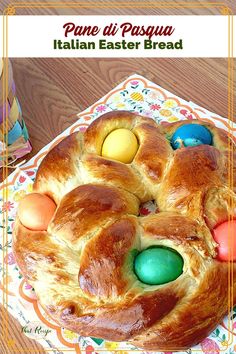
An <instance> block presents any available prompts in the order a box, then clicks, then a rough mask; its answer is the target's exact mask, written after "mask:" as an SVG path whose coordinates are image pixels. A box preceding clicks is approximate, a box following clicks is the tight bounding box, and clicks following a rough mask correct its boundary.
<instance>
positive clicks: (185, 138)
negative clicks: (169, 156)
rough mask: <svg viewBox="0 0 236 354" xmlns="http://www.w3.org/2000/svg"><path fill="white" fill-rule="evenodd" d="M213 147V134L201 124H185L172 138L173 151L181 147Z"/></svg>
mask: <svg viewBox="0 0 236 354" xmlns="http://www.w3.org/2000/svg"><path fill="white" fill-rule="evenodd" d="M203 144H206V145H211V144H212V135H211V132H210V131H209V130H208V129H207V128H206V127H204V126H203V125H200V124H185V125H182V126H181V127H179V128H178V129H177V130H176V131H175V133H174V135H173V136H172V138H171V145H172V147H173V149H179V148H181V147H188V146H198V145H203Z"/></svg>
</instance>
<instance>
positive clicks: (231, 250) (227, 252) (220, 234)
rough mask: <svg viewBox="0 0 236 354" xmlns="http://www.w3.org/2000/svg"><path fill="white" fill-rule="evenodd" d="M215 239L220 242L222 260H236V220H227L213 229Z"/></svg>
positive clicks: (219, 255) (219, 250) (220, 257)
mask: <svg viewBox="0 0 236 354" xmlns="http://www.w3.org/2000/svg"><path fill="white" fill-rule="evenodd" d="M213 237H214V240H215V241H216V242H217V243H218V245H219V246H218V256H217V258H218V259H219V260H220V261H228V260H230V259H231V260H232V259H233V260H234V261H236V220H232V221H225V222H223V223H222V224H220V225H218V226H217V227H215V229H214V230H213Z"/></svg>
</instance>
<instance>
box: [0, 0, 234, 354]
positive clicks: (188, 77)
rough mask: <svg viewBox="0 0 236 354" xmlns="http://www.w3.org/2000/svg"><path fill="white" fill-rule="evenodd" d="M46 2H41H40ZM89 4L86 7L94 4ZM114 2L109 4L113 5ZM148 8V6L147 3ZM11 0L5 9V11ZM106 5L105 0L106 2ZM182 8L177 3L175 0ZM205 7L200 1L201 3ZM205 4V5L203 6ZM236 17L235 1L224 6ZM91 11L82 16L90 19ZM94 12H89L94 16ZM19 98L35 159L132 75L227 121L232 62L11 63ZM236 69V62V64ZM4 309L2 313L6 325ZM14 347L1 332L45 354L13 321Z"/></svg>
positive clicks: (4, 349)
mask: <svg viewBox="0 0 236 354" xmlns="http://www.w3.org/2000/svg"><path fill="white" fill-rule="evenodd" d="M41 2H42V1H41ZM91 2H92V0H91V1H87V3H91ZM113 2H114V1H113V0H111V1H110V2H109V3H111V4H112V3H113ZM146 2H147V3H148V2H149V1H148V0H146ZM6 3H7V1H5V0H4V1H3V3H2V4H1V5H0V11H2V10H3V9H4V7H5V6H6ZM102 3H104V1H103V2H102ZM176 3H177V1H176ZM198 3H201V1H198ZM202 3H204V1H202ZM225 3H227V4H228V5H229V6H230V7H231V9H233V11H234V13H235V12H236V2H234V1H225ZM86 11H87V9H83V10H82V11H80V14H81V13H83V14H87V12H86ZM17 13H19V14H20V13H22V14H23V13H24V14H62V13H66V14H78V10H75V9H67V10H66V11H64V10H53V9H50V10H47V9H37V11H36V10H35V9H27V10H24V11H23V10H22V11H21V12H20V11H19V12H17ZM90 13H91V10H90V11H89V14H90ZM102 13H103V14H109V13H113V14H126V13H127V14H128V13H132V14H136V13H137V14H148V13H152V14H182V13H184V14H200V13H203V14H206V13H207V14H216V13H218V12H217V11H216V10H214V9H209V10H204V12H203V11H202V9H192V10H189V9H188V10H182V11H179V10H178V9H175V10H174V11H172V10H169V9H162V10H158V9H151V11H150V9H138V10H136V9H123V10H120V9H118V8H116V9H106V10H105V9H99V10H95V9H93V14H102ZM12 64H13V72H14V80H15V83H16V88H17V96H18V99H19V101H20V104H21V107H22V111H23V116H24V119H25V122H26V125H27V127H28V130H29V135H30V139H31V142H32V145H33V151H32V153H31V154H30V155H28V156H27V157H26V158H27V159H29V158H30V157H31V156H33V155H34V154H36V153H37V152H38V151H39V150H40V149H41V148H42V147H43V146H44V145H46V144H47V143H49V142H50V141H51V140H52V139H53V138H54V137H56V136H57V135H58V134H59V133H61V132H62V131H63V130H64V129H66V128H67V127H68V126H69V125H71V124H73V123H74V122H75V121H76V114H77V113H79V112H80V111H82V110H84V109H85V108H87V107H88V106H89V105H91V104H93V103H94V102H95V101H97V100H98V99H99V98H100V97H102V96H103V95H104V94H106V93H107V92H108V91H110V90H111V89H112V88H113V87H114V86H115V85H117V84H118V83H119V82H121V81H123V80H124V79H125V78H126V77H127V76H129V75H131V74H133V73H137V74H141V75H143V76H145V77H146V78H148V79H150V80H152V81H153V82H155V83H157V84H159V85H160V86H162V87H163V88H165V89H167V90H169V91H171V92H173V93H175V94H176V95H179V96H180V97H182V98H184V99H186V100H191V101H193V102H195V103H197V104H199V105H201V106H203V107H205V108H207V109H209V110H211V111H213V112H216V113H218V114H220V115H222V116H225V117H227V59H209V58H207V59H188V58H184V59H168V58H167V59H145V58H141V59H135V58H130V59H75V58H73V59H56V58H55V59H47V58H43V59H36V58H33V59H29V58H22V59H21V58H18V59H12ZM235 67H236V63H235ZM2 315H3V309H1V311H0V321H1V323H2ZM9 322H10V339H11V340H12V341H14V343H15V344H14V345H13V346H12V347H11V348H10V347H9V346H8V344H7V339H6V338H5V337H4V336H3V332H2V331H0V353H2V354H5V353H7V354H8V353H9V354H11V353H19V352H21V353H28V352H29V351H28V349H27V348H31V353H44V350H43V349H42V347H41V346H40V345H38V344H36V342H35V341H32V340H30V339H28V338H27V337H25V336H24V335H23V334H22V331H21V326H20V325H19V324H18V323H17V321H16V320H14V319H13V318H12V317H11V316H10V317H9Z"/></svg>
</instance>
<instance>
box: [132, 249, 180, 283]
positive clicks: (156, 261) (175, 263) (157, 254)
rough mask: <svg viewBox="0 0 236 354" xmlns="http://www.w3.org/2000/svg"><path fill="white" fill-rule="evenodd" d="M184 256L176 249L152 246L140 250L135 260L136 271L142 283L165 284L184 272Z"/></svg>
mask: <svg viewBox="0 0 236 354" xmlns="http://www.w3.org/2000/svg"><path fill="white" fill-rule="evenodd" d="M183 263H184V262H183V258H182V257H181V256H180V254H179V253H177V252H176V251H174V250H171V249H169V248H164V247H152V248H147V249H146V250H144V251H142V252H140V253H139V254H138V255H137V256H136V258H135V260H134V271H135V273H136V275H137V277H138V278H139V280H140V281H141V282H142V283H145V284H150V285H160V284H165V283H168V282H170V281H173V280H175V279H176V278H178V277H179V276H180V275H181V274H182V272H183Z"/></svg>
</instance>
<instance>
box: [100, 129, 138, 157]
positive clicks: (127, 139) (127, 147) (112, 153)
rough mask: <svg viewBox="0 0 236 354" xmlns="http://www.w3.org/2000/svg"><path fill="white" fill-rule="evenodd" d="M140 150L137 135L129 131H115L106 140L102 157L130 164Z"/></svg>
mask: <svg viewBox="0 0 236 354" xmlns="http://www.w3.org/2000/svg"><path fill="white" fill-rule="evenodd" d="M137 150H138V141H137V138H136V136H135V134H134V133H133V132H132V131H131V130H129V129H123V128H122V129H116V130H113V131H112V132H111V133H110V134H109V135H108V136H107V137H106V139H105V140H104V143H103V146H102V156H103V157H107V158H109V159H113V160H117V161H120V162H124V163H130V162H131V161H132V160H133V158H134V156H135V155H136V152H137Z"/></svg>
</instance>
